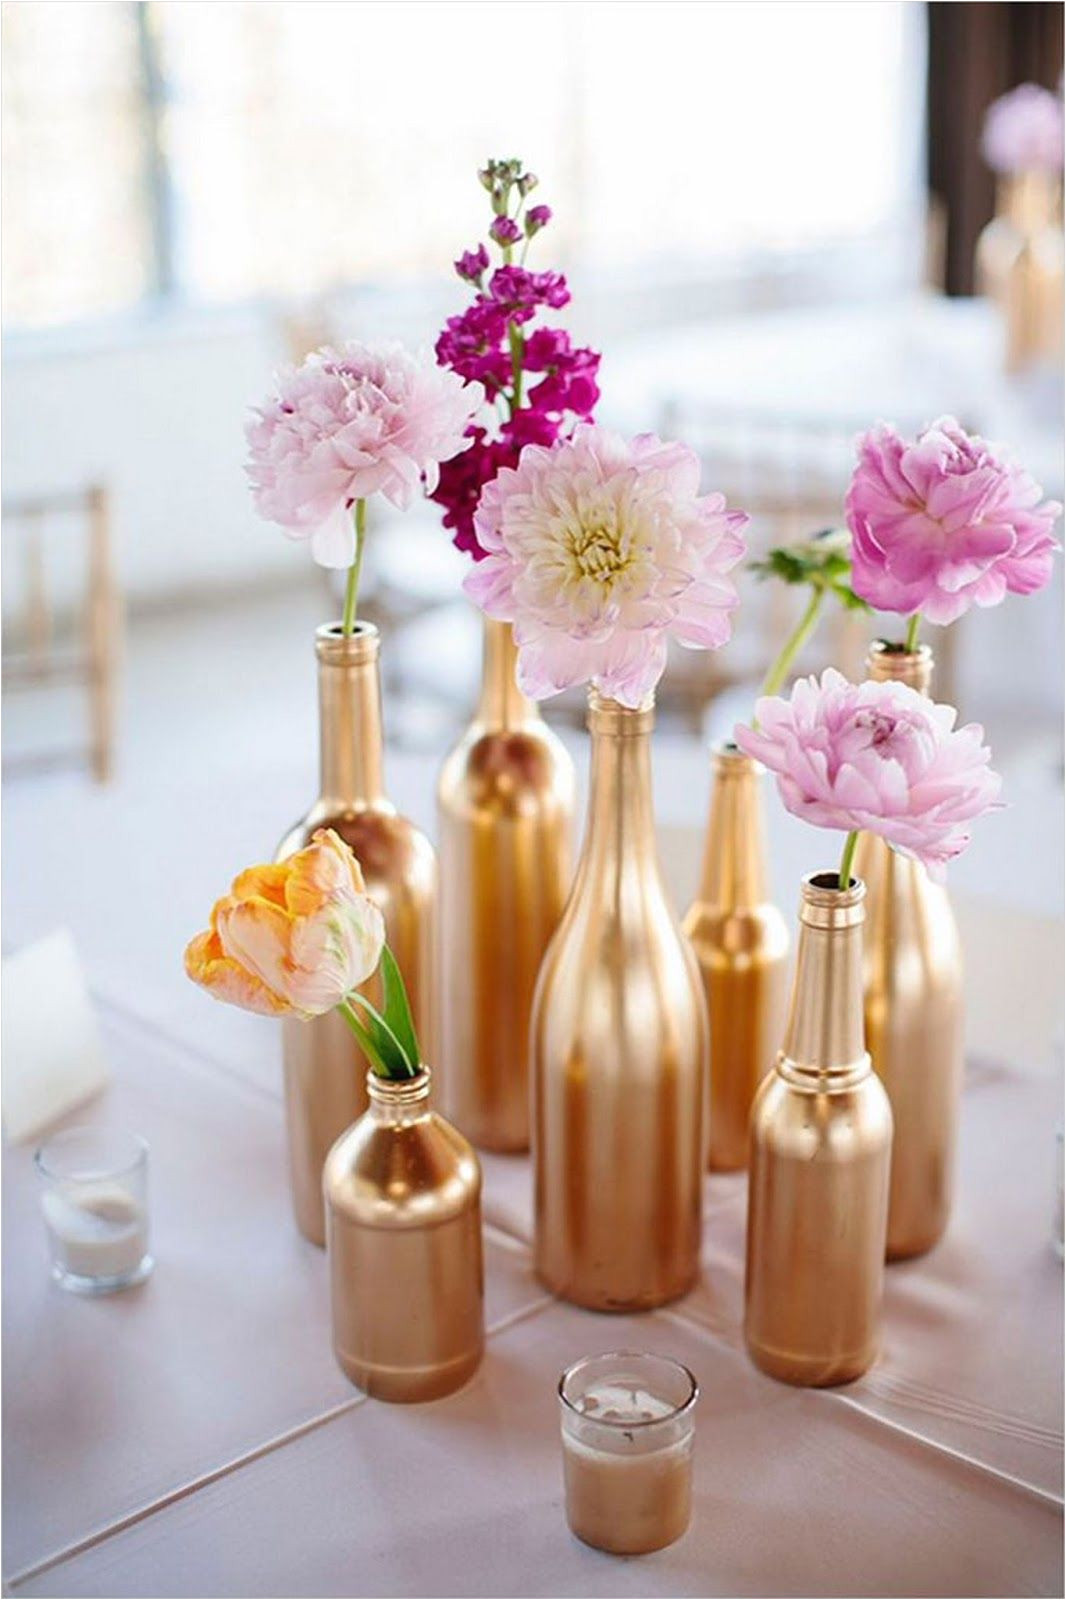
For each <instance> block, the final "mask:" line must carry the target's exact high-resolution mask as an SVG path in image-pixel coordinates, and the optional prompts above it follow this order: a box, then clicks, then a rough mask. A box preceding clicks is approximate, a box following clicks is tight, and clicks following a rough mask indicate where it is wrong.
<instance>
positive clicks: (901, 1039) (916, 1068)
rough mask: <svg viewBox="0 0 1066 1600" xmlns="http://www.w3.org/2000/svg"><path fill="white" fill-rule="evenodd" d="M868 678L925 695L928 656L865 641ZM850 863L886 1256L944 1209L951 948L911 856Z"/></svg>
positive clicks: (958, 1003) (950, 1095) (953, 1096)
mask: <svg viewBox="0 0 1066 1600" xmlns="http://www.w3.org/2000/svg"><path fill="white" fill-rule="evenodd" d="M867 671H868V673H869V676H870V677H871V678H873V679H875V680H876V681H878V682H885V681H888V680H895V681H897V682H900V683H907V684H910V686H911V687H912V688H914V689H918V690H920V691H921V693H923V694H927V693H928V692H929V684H930V680H931V677H932V671H933V656H932V652H931V651H930V650H929V649H928V647H927V646H925V645H923V646H922V647H921V648H920V649H919V650H915V651H897V650H886V649H885V647H884V645H883V644H881V643H877V644H874V645H873V646H872V647H871V649H870V654H869V656H868V658H867ZM855 870H856V872H858V873H859V874H860V875H861V876H862V877H863V879H864V880H865V882H866V927H865V934H864V938H865V946H866V957H865V971H864V990H865V1012H866V1047H867V1049H868V1050H869V1052H870V1056H871V1058H872V1060H873V1064H874V1070H875V1071H876V1072H877V1074H878V1076H879V1077H880V1079H881V1081H882V1083H883V1084H884V1086H885V1088H886V1090H887V1091H888V1098H889V1100H890V1101H891V1103H892V1119H893V1122H894V1124H895V1138H894V1140H893V1145H892V1185H891V1190H890V1198H889V1206H888V1256H889V1260H897V1259H900V1258H903V1257H907V1256H916V1255H921V1254H923V1253H924V1252H925V1251H926V1250H930V1249H932V1247H933V1245H934V1244H936V1242H937V1240H938V1239H939V1238H940V1236H941V1234H942V1233H943V1232H944V1229H945V1227H946V1226H947V1222H948V1216H949V1214H950V1211H951V1191H952V1177H953V1167H954V1156H955V1140H956V1132H957V1128H958V1120H959V1095H960V1093H961V1090H962V1060H963V990H962V950H961V947H960V944H959V934H958V929H957V927H956V925H955V917H954V913H953V912H952V909H951V901H950V900H949V898H948V892H947V890H946V889H945V888H944V887H943V886H942V885H940V884H937V883H931V882H930V881H929V877H928V875H927V873H926V871H925V868H924V867H922V866H920V865H919V864H918V862H917V861H911V860H908V859H907V858H906V857H904V856H900V855H897V854H896V852H895V851H894V850H891V849H889V847H888V845H886V844H885V842H884V840H883V839H878V838H876V837H875V836H874V835H873V834H868V833H864V834H862V835H861V836H860V839H859V847H858V850H857V852H856V856H855Z"/></svg>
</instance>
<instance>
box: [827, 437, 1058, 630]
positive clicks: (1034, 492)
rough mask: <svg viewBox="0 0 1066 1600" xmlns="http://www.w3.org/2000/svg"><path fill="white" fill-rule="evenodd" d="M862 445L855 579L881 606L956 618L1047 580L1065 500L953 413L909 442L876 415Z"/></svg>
mask: <svg viewBox="0 0 1066 1600" xmlns="http://www.w3.org/2000/svg"><path fill="white" fill-rule="evenodd" d="M858 450H859V461H858V465H857V467H856V468H855V472H854V474H853V476H852V480H851V485H850V487H849V489H848V493H847V499H846V501H845V506H846V509H847V520H848V527H849V528H850V529H851V534H852V587H853V589H854V590H855V593H856V594H857V595H860V596H861V598H862V599H863V600H866V601H868V602H869V604H870V605H872V606H874V607H875V608H876V609H877V610H878V611H898V612H902V613H904V614H905V615H911V614H913V613H914V612H916V611H920V612H921V613H922V615H923V616H924V617H927V618H928V619H929V621H930V622H939V623H946V622H954V621H955V620H956V618H958V617H960V616H962V614H963V612H964V611H968V610H969V609H970V607H971V606H972V605H978V606H994V605H998V603H999V602H1000V601H1001V600H1002V599H1003V597H1004V596H1005V595H1006V594H1007V593H1008V591H1009V592H1010V593H1011V594H1032V593H1033V592H1034V591H1035V590H1037V589H1042V588H1043V587H1044V585H1045V584H1046V583H1047V582H1048V581H1049V579H1050V577H1051V567H1052V556H1053V553H1054V551H1055V550H1057V549H1058V545H1057V543H1056V542H1055V540H1054V539H1053V538H1052V533H1051V530H1052V528H1053V527H1054V525H1055V519H1056V517H1057V516H1058V515H1059V513H1060V512H1061V510H1062V507H1061V506H1060V505H1059V504H1057V502H1055V501H1053V500H1046V501H1043V502H1041V498H1040V496H1041V489H1040V486H1039V485H1038V484H1037V483H1036V482H1034V480H1033V479H1032V478H1031V477H1030V476H1029V474H1028V473H1027V472H1024V471H1023V470H1022V468H1021V467H1018V466H1015V465H1013V464H1012V463H1010V462H1008V461H1006V460H1004V459H1003V458H1002V457H1001V456H1000V455H998V454H997V453H996V451H995V450H994V449H993V447H992V446H991V445H989V444H986V443H985V441H984V440H983V439H979V438H977V437H976V436H975V435H971V434H968V433H965V432H964V431H963V429H962V428H960V427H959V424H958V423H957V422H956V421H955V419H954V417H941V418H940V420H939V421H938V422H934V423H933V424H932V426H931V427H929V428H927V429H926V430H925V432H924V433H922V434H920V435H919V436H918V438H917V439H915V440H914V441H913V442H911V441H908V440H906V439H902V438H900V436H899V434H898V433H897V432H896V430H895V429H894V428H892V427H890V426H889V425H888V424H887V423H880V424H879V425H878V426H877V427H876V428H872V429H871V430H870V432H869V433H867V434H865V435H864V436H863V437H862V438H861V439H860V440H859V445H858Z"/></svg>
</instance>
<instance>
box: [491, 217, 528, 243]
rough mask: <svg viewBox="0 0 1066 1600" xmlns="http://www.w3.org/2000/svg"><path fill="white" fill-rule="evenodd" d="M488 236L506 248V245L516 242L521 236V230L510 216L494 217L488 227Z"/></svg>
mask: <svg viewBox="0 0 1066 1600" xmlns="http://www.w3.org/2000/svg"><path fill="white" fill-rule="evenodd" d="M489 236H490V238H492V239H494V240H495V241H496V243H497V244H498V245H503V246H504V248H506V247H507V246H508V245H512V244H517V243H518V241H519V239H521V237H522V230H521V228H519V226H518V223H517V222H515V221H514V219H513V218H512V217H496V218H495V220H494V221H493V224H492V226H491V228H490V229H489Z"/></svg>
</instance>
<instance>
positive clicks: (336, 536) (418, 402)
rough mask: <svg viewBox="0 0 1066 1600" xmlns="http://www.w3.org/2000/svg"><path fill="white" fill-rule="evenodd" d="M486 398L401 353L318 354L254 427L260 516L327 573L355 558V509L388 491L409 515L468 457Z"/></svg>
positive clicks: (285, 373) (250, 431)
mask: <svg viewBox="0 0 1066 1600" xmlns="http://www.w3.org/2000/svg"><path fill="white" fill-rule="evenodd" d="M483 399H484V391H483V389H482V387H481V385H480V384H478V383H468V384H464V383H463V381H462V379H461V378H460V377H458V376H457V375H456V374H455V373H453V372H446V371H444V370H443V369H442V368H441V367H438V366H436V365H435V364H434V363H433V362H432V361H430V360H429V359H428V358H427V359H421V358H418V357H416V356H413V355H411V354H409V353H408V352H407V351H406V350H404V349H403V347H402V346H401V345H398V344H386V345H378V346H374V347H371V346H368V345H362V344H357V343H351V344H346V345H344V346H343V347H342V348H341V349H340V350H331V349H324V350H318V351H316V352H315V353H314V354H313V355H310V356H308V357H307V359H306V361H304V362H303V364H302V365H301V366H299V367H287V368H284V369H283V370H282V371H281V372H280V373H279V374H278V376H277V379H276V392H275V394H274V396H273V397H272V398H271V399H269V400H268V401H267V402H266V404H265V405H263V406H261V407H260V408H259V409H258V410H257V411H256V412H255V413H254V414H253V416H252V418H251V420H250V421H249V423H248V426H247V428H246V437H247V440H248V446H249V449H250V452H251V454H250V459H249V462H248V467H247V471H248V476H249V479H250V480H251V484H252V493H253V498H254V500H255V504H256V509H257V510H258V511H259V513H260V515H262V516H264V517H267V518H268V519H269V520H270V521H271V522H277V523H280V524H281V526H282V527H283V528H284V529H285V531H286V533H288V534H289V535H290V537H291V538H294V539H306V538H310V540H311V553H312V554H313V556H314V558H315V560H316V561H317V562H318V563H319V564H320V565H321V566H323V567H347V566H350V565H351V563H352V561H353V559H354V557H355V534H354V531H353V528H352V517H351V507H352V505H353V504H354V502H355V501H356V500H365V499H366V498H367V497H368V496H369V495H372V494H375V493H377V492H378V491H380V492H381V493H382V494H383V495H384V496H385V498H386V499H387V500H390V501H391V502H392V504H393V505H395V506H399V507H400V508H401V509H402V508H406V507H407V506H408V505H409V504H410V502H411V498H412V496H413V495H414V494H416V493H417V492H418V490H419V488H420V487H421V485H422V484H423V483H424V484H425V486H426V488H427V489H428V490H430V491H432V490H433V489H435V488H436V486H437V481H438V477H439V468H440V463H441V462H442V461H447V460H449V459H450V458H451V457H452V456H454V455H456V454H457V453H458V452H459V451H460V450H463V449H465V448H466V446H467V444H468V442H469V441H468V439H467V436H466V434H465V431H464V430H465V429H466V425H467V423H468V422H469V421H470V419H471V417H472V416H473V415H474V413H475V412H476V411H477V410H478V408H479V407H480V405H481V403H482V401H483Z"/></svg>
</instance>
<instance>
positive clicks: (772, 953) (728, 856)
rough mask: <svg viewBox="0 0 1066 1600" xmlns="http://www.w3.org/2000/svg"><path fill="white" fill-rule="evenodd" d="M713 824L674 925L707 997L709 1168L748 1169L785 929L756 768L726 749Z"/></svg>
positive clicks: (777, 1013)
mask: <svg viewBox="0 0 1066 1600" xmlns="http://www.w3.org/2000/svg"><path fill="white" fill-rule="evenodd" d="M713 765H714V785H713V789H712V792H711V817H710V824H709V826H708V829H707V842H706V844H705V846H704V853H703V877H702V880H701V883H700V890H699V894H698V895H697V897H696V899H695V900H694V901H693V903H692V905H691V906H690V907H689V909H688V912H687V914H686V916H685V920H684V923H683V924H682V926H683V928H684V931H685V933H686V934H687V935H688V938H689V939H690V940H691V942H692V948H693V949H694V950H695V952H696V960H697V961H698V962H699V968H700V975H701V977H702V978H703V987H704V991H705V993H706V995H707V1014H708V1017H709V1019H710V1029H711V1032H710V1038H711V1075H710V1117H711V1145H710V1164H711V1168H712V1170H715V1171H718V1172H735V1171H737V1170H739V1169H740V1168H741V1167H744V1166H747V1162H748V1118H749V1116H750V1114H751V1104H752V1101H753V1100H754V1099H755V1093H756V1090H757V1089H758V1087H759V1085H760V1083H762V1081H763V1079H764V1078H765V1077H766V1074H767V1073H768V1072H769V1071H770V1070H771V1068H772V1067H773V1064H774V1057H775V1055H776V1054H777V1050H778V1047H779V1046H780V1044H781V1034H782V1031H783V1029H784V1022H785V1000H786V985H787V982H788V928H787V927H786V925H785V919H784V917H783V916H782V915H781V913H780V911H778V909H777V907H776V906H774V905H771V904H770V902H769V901H768V900H767V898H766V859H765V858H766V852H765V846H764V844H763V819H762V795H761V793H760V789H759V785H760V780H761V774H762V769H761V768H760V767H759V765H758V763H757V762H755V761H753V760H752V759H751V757H750V756H746V755H745V754H744V753H743V751H741V750H738V749H737V747H736V745H734V744H720V745H718V746H716V748H715V750H714V753H713Z"/></svg>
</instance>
